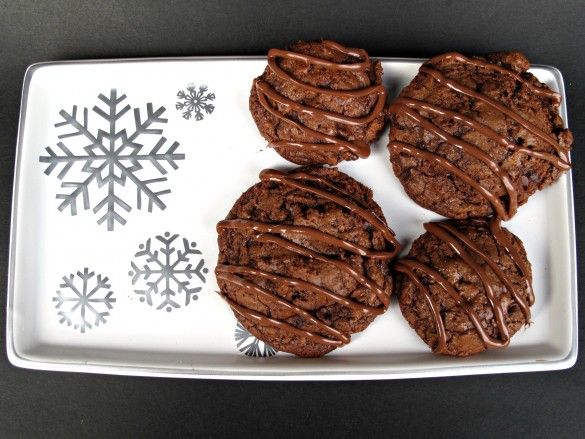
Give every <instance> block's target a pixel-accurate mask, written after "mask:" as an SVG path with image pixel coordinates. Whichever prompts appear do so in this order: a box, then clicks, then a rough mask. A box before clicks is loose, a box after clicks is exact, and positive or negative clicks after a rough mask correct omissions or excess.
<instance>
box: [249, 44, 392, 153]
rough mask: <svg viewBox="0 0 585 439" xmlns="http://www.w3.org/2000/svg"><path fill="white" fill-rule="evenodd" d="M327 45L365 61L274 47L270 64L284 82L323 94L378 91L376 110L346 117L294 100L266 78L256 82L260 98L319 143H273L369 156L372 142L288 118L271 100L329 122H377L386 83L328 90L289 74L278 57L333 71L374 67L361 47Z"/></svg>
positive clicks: (351, 95) (356, 94)
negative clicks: (335, 59)
mask: <svg viewBox="0 0 585 439" xmlns="http://www.w3.org/2000/svg"><path fill="white" fill-rule="evenodd" d="M323 44H324V45H326V46H328V47H330V48H331V49H334V50H336V51H338V52H341V53H344V54H346V55H350V56H353V57H355V58H358V59H360V60H362V61H361V62H357V63H348V64H338V63H335V62H331V61H327V60H324V59H321V58H316V57H314V56H310V55H305V54H302V53H296V52H290V51H286V50H280V49H271V50H270V51H269V52H268V66H269V67H270V69H271V70H272V71H273V72H274V74H275V75H277V76H278V77H279V78H281V79H282V80H284V81H287V82H289V83H292V84H294V85H295V86H297V87H299V88H301V89H304V90H307V91H312V92H315V93H319V94H324V95H329V96H337V97H346V98H360V97H363V96H368V95H370V94H374V93H375V94H376V95H377V97H378V100H377V102H376V105H375V106H374V108H373V109H372V111H371V112H370V113H369V114H368V115H366V116H363V117H350V116H345V115H343V114H339V113H334V112H331V111H326V110H320V109H318V108H313V107H309V106H307V105H304V104H302V103H299V102H295V101H292V100H290V99H288V98H286V97H284V96H282V95H281V94H280V93H278V92H277V91H276V90H274V88H272V86H271V85H270V84H269V83H268V82H266V81H257V82H256V91H257V93H258V99H259V100H260V103H261V104H262V106H263V107H264V108H265V109H266V110H267V111H268V112H270V113H271V114H272V115H274V116H275V117H277V118H279V119H280V120H283V121H285V122H287V123H290V124H292V125H293V126H295V127H296V128H297V129H298V130H300V131H301V132H303V133H304V134H305V135H307V136H310V137H313V138H316V139H317V140H318V142H316V143H315V142H299V141H294V140H281V141H277V142H271V144H270V145H271V146H273V147H283V148H288V149H302V150H303V149H304V150H312V151H338V152H343V151H350V152H352V153H353V154H355V155H356V156H358V157H360V158H366V157H368V156H369V155H370V146H369V145H368V143H366V142H364V141H360V140H353V141H351V140H346V139H343V138H340V137H335V136H330V135H327V134H325V133H321V132H318V131H315V130H313V129H310V128H308V127H306V126H304V125H303V124H302V123H300V122H298V121H295V120H293V119H291V118H289V117H287V116H286V115H285V114H284V113H282V112H281V111H279V110H278V109H277V108H276V107H274V106H273V105H271V104H270V102H269V101H268V99H270V100H272V101H274V102H276V103H278V104H279V105H280V106H281V107H285V108H288V109H291V110H294V111H295V112H297V113H301V114H306V115H310V116H313V117H320V118H324V119H326V120H329V121H333V122H336V123H340V124H346V125H353V126H355V125H366V124H368V123H370V122H371V121H373V120H374V119H375V118H376V117H378V116H379V115H380V113H381V112H382V111H383V109H384V105H385V104H386V89H385V88H384V86H383V85H373V86H370V87H364V88H361V89H358V90H333V89H326V88H319V87H315V86H312V85H310V84H305V83H303V82H301V81H299V80H297V79H295V78H293V77H292V76H291V75H289V74H288V73H286V72H285V71H284V70H282V69H281V68H280V67H279V65H278V63H277V58H285V59H292V60H296V61H301V62H304V63H306V64H311V65H316V66H319V67H323V68H326V69H330V70H339V71H349V72H363V71H366V70H367V69H369V68H370V67H371V63H370V60H369V57H368V54H367V53H366V52H365V51H364V50H360V49H353V48H348V47H344V46H342V45H341V44H338V43H335V42H333V41H328V40H324V41H323Z"/></svg>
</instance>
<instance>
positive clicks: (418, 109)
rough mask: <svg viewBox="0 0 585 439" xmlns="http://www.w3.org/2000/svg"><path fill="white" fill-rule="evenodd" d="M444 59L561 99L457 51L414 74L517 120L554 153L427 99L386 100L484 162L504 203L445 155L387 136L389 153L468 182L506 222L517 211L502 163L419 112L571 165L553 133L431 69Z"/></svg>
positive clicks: (395, 109)
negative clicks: (524, 143)
mask: <svg viewBox="0 0 585 439" xmlns="http://www.w3.org/2000/svg"><path fill="white" fill-rule="evenodd" d="M449 59H456V60H457V61H459V62H462V63H467V64H471V65H473V66H475V67H479V68H482V69H485V70H490V71H492V72H493V73H496V74H501V75H508V76H510V77H512V78H513V79H514V80H515V81H517V82H518V83H520V84H522V85H523V86H526V87H528V88H530V90H531V91H532V92H534V93H535V94H538V95H541V96H543V97H544V98H547V99H550V100H552V101H553V105H554V106H558V105H559V103H560V99H561V97H560V95H559V94H558V93H556V92H554V91H552V90H550V89H545V88H541V87H537V86H535V85H534V84H532V83H531V82H529V81H527V80H526V79H524V78H523V77H522V76H520V75H518V74H517V73H515V72H513V71H510V70H507V69H505V68H502V67H500V66H498V65H495V64H492V63H489V62H485V61H481V60H478V59H471V58H467V57H465V56H463V55H461V54H458V53H447V54H444V55H440V56H437V57H435V58H432V59H430V60H429V61H427V62H426V63H425V64H423V65H422V66H421V67H420V69H419V72H422V73H425V74H427V75H429V76H431V77H432V78H433V79H434V80H435V81H436V82H437V83H439V84H440V85H443V86H445V87H448V88H450V89H451V90H453V91H454V92H456V93H459V94H462V95H465V96H467V97H469V98H471V99H475V100H478V101H481V102H482V103H484V104H486V105H488V106H489V107H491V108H492V109H494V110H495V111H497V112H500V113H502V114H503V115H505V116H506V117H508V118H510V119H511V120H513V121H514V122H515V123H517V124H518V125H520V126H522V127H523V128H524V129H526V130H527V131H528V132H530V133H531V134H532V135H534V136H535V137H537V138H539V139H540V140H542V141H544V142H546V143H547V144H548V145H550V147H552V149H553V150H554V152H555V153H554V154H553V153H548V152H543V151H537V150H533V149H530V148H527V147H523V146H521V145H518V144H516V143H515V142H513V141H511V140H510V139H508V138H506V137H505V136H502V135H501V134H499V133H498V132H496V131H494V130H493V129H492V128H490V127H488V126H487V125H485V124H483V123H481V122H479V121H476V120H474V119H472V118H470V117H468V116H466V115H464V114H461V113H459V112H456V111H452V110H449V109H446V108H442V107H440V106H437V105H434V104H432V103H429V102H424V101H418V100H415V99H410V98H398V99H395V100H394V101H392V102H391V104H390V106H389V112H390V113H394V114H398V115H401V116H405V117H407V118H409V119H411V120H412V121H414V122H415V123H417V124H418V125H420V126H421V127H422V128H424V129H425V130H426V131H428V132H430V133H432V134H433V135H434V136H436V137H438V138H440V139H441V140H442V141H443V142H445V143H449V144H450V145H453V146H455V147H456V148H458V149H460V150H462V151H464V152H466V153H468V154H471V155H473V156H474V157H475V158H476V159H478V160H480V161H481V162H482V163H484V164H485V165H486V166H487V167H488V168H489V169H490V170H491V171H492V172H493V173H494V174H495V175H496V176H497V177H498V179H499V180H500V181H501V183H502V185H503V187H504V189H505V191H506V194H507V205H506V203H505V202H504V201H502V199H501V198H500V197H499V196H498V195H497V194H495V193H493V192H492V191H490V190H488V189H486V188H484V187H483V186H482V185H481V184H480V182H478V181H476V180H475V179H474V178H473V177H472V176H470V175H468V174H467V173H466V172H465V171H463V170H461V169H459V168H457V166H455V165H454V164H453V163H451V162H450V161H449V160H448V159H446V158H444V157H442V156H440V155H439V154H436V153H433V152H430V151H427V150H423V149H419V148H417V147H416V146H413V145H409V144H406V143H403V142H400V141H396V140H393V141H391V142H390V143H389V144H388V147H389V149H390V151H391V152H394V153H404V154H408V155H411V156H414V157H416V158H420V159H423V160H428V161H430V162H432V163H434V164H436V165H438V166H440V167H443V168H444V169H446V170H447V171H449V172H450V173H451V174H454V175H455V176H457V177H459V178H460V179H461V180H463V181H464V182H465V183H467V184H469V185H470V186H471V187H473V188H474V189H475V190H477V191H478V192H479V193H480V194H482V195H483V196H484V197H485V198H486V199H487V200H488V202H489V203H490V204H491V205H492V207H493V209H494V211H495V212H496V214H497V215H498V216H500V217H501V218H502V219H503V220H508V219H510V218H512V217H513V216H514V215H515V214H516V211H517V209H518V191H517V189H516V188H515V186H514V184H513V182H512V178H511V176H510V174H509V173H508V172H507V171H506V170H505V169H503V168H502V166H500V164H499V163H498V162H497V161H496V160H495V159H494V158H493V157H492V156H491V155H490V154H489V153H487V152H485V151H483V150H482V149H480V148H479V147H477V146H476V145H474V144H472V143H469V142H466V141H464V140H462V139H460V138H457V137H455V136H453V135H451V134H449V133H447V132H446V131H444V130H442V129H441V128H439V127H438V126H436V125H435V124H434V123H433V122H432V121H431V120H430V119H429V118H428V117H426V116H423V113H426V114H434V115H435V116H439V117H444V118H450V119H451V120H453V121H456V122H458V123H460V124H462V125H464V126H466V127H468V128H471V129H473V130H475V131H477V132H478V133H480V134H482V135H483V136H485V137H487V138H489V139H490V140H492V141H494V142H496V143H498V144H500V145H503V146H505V147H506V148H508V149H509V150H511V151H515V152H518V153H521V154H525V155H528V156H531V157H534V158H537V159H540V160H545V161H548V162H549V163H551V164H552V165H553V166H554V167H556V168H557V169H559V170H560V171H562V172H564V171H568V170H569V169H570V168H571V165H570V163H569V155H568V150H567V149H566V148H564V147H562V146H561V145H559V143H558V142H557V140H556V139H555V138H554V136H553V135H551V134H547V133H545V132H544V131H543V130H542V129H540V128H539V127H537V126H535V125H534V124H532V123H531V122H530V121H528V120H526V119H525V118H523V117H522V116H521V115H520V114H518V113H516V112H515V111H513V110H512V109H510V108H508V107H506V106H504V105H503V104H501V103H500V102H498V101H497V100H495V99H492V98H490V97H489V96H487V95H485V94H483V93H481V92H479V91H476V90H473V89H471V88H469V87H466V86H464V85H462V84H459V83H457V82H456V81H454V80H452V79H449V78H447V77H446V76H445V75H444V74H443V73H441V72H440V71H439V70H437V69H435V68H433V67H432V65H433V64H434V63H438V62H440V61H442V60H449Z"/></svg>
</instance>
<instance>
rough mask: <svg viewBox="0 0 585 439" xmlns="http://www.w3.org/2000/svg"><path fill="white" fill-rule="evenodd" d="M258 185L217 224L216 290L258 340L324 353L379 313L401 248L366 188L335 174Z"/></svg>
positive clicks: (265, 179) (289, 175)
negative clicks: (396, 255)
mask: <svg viewBox="0 0 585 439" xmlns="http://www.w3.org/2000/svg"><path fill="white" fill-rule="evenodd" d="M260 180H261V181H260V182H259V183H257V184H255V185H254V186H252V187H251V188H250V189H248V190H247V191H246V192H245V193H244V194H242V196H241V197H240V198H239V199H238V200H237V201H236V203H235V205H234V206H233V208H232V209H231V211H230V212H229V214H228V216H227V218H226V220H224V221H220V222H219V223H218V225H217V231H218V244H219V257H218V265H217V268H216V270H215V274H216V277H217V282H218V285H219V288H220V291H219V292H218V293H219V295H220V296H221V297H222V298H223V299H225V300H226V301H227V303H228V304H229V305H230V306H231V307H232V309H233V311H234V314H235V316H236V317H237V319H238V320H239V321H240V322H241V323H242V325H244V326H245V327H246V328H247V329H248V330H249V331H250V332H251V333H252V334H253V335H254V336H255V337H257V338H258V339H260V340H262V341H264V342H266V343H268V344H269V345H271V346H272V347H274V348H275V349H278V350H279V351H284V352H290V353H293V354H296V355H299V356H303V357H318V356H322V355H324V354H326V353H328V352H330V351H332V350H333V349H335V348H337V347H340V346H343V345H345V344H347V343H349V341H350V334H352V333H355V332H359V331H363V330H364V329H365V328H366V327H367V326H368V325H369V324H370V323H371V322H372V321H373V320H374V318H375V317H376V316H377V315H380V314H382V313H384V312H385V311H386V309H387V307H388V304H389V301H390V295H391V292H392V288H393V281H392V278H391V276H390V260H391V259H392V258H393V257H394V255H395V254H396V253H397V251H398V250H399V248H400V246H399V244H398V242H397V241H396V239H395V238H394V233H393V232H392V231H391V230H390V229H389V228H388V226H387V224H386V220H385V219H384V215H383V213H382V210H381V209H380V207H379V206H378V205H377V204H376V202H375V201H374V200H373V198H372V191H371V190H370V189H369V188H367V187H366V186H364V185H363V184H361V183H359V182H357V181H356V180H354V179H353V178H351V177H349V176H348V175H346V174H344V173H342V172H340V171H338V170H337V169H335V168H319V167H305V168H298V169H296V170H293V171H291V172H281V171H276V170H265V171H262V172H261V174H260Z"/></svg>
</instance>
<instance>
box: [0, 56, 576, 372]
mask: <svg viewBox="0 0 585 439" xmlns="http://www.w3.org/2000/svg"><path fill="white" fill-rule="evenodd" d="M420 63H421V60H409V59H383V63H382V64H383V68H384V82H385V85H386V86H387V88H388V90H389V94H390V98H392V97H395V96H396V95H397V94H398V92H399V91H400V90H401V89H402V87H404V86H405V85H406V84H407V83H408V82H409V81H410V80H411V79H412V78H413V77H414V76H415V75H416V73H417V70H418V67H419V66H420ZM265 65H266V61H265V59H259V58H244V59H237V58H211V59H201V58H194V59H193V58H191V59H168V60H167V59H164V60H160V59H158V60H157V59H155V60H148V59H147V60H122V61H100V62H63V63H47V64H38V65H34V66H32V67H31V68H30V69H29V70H28V72H27V74H26V77H25V81H24V91H23V99H22V111H21V120H20V131H19V138H18V150H17V161H16V172H15V185H14V203H13V212H12V214H13V218H12V235H11V248H10V272H9V285H8V319H7V335H8V336H7V340H8V342H7V346H8V355H9V358H10V361H11V362H12V363H13V364H15V365H17V366H21V367H26V368H32V369H46V370H59V371H77V372H98V373H111V374H125V375H146V376H177V377H192V378H195V377H200V378H201V377H204V378H230V379H257V380H356V379H358V380H359V379H391V378H412V377H432V376H452V375H471V374H485V373H502V372H520V371H538V370H554V369H563V368H568V367H570V366H572V365H573V364H574V362H575V360H576V356H577V286H576V268H575V267H576V261H575V234H574V216H573V197H572V184H571V174H570V173H568V174H565V175H564V176H562V177H561V178H560V180H559V181H558V182H557V183H556V184H555V185H554V186H552V187H548V188H546V189H545V190H544V191H542V192H540V193H538V194H536V195H535V196H534V197H533V198H531V200H530V202H529V203H528V204H527V205H526V206H524V207H522V208H520V210H519V213H518V214H517V215H516V217H515V218H514V219H513V220H511V221H509V222H508V223H506V224H505V226H506V227H508V228H509V229H510V230H511V231H512V232H514V233H516V234H517V235H518V236H519V237H520V238H521V239H522V240H523V241H524V243H525V245H526V249H527V252H528V255H529V258H530V260H531V261H532V264H533V272H534V290H535V291H536V304H535V305H534V307H533V308H532V324H531V325H530V327H529V328H527V329H523V330H521V331H520V332H519V333H518V334H516V335H515V336H514V338H513V339H512V342H511V345H510V346H509V348H508V349H505V350H503V351H489V352H485V353H483V354H481V355H476V356H473V357H471V358H448V357H444V356H439V355H433V354H432V353H431V351H430V349H429V348H428V347H427V346H426V345H425V344H424V343H423V342H422V341H421V340H420V339H419V338H418V337H417V336H416V334H415V333H414V331H413V330H412V329H411V328H410V327H409V326H408V324H407V323H406V322H405V320H404V319H403V318H402V316H401V314H400V311H399V308H398V305H397V303H396V301H395V299H393V300H392V303H391V307H390V310H389V311H388V312H387V313H386V314H384V315H382V316H380V317H378V318H377V319H376V320H375V322H374V323H373V324H372V325H371V326H370V327H369V328H368V329H367V330H366V331H365V332H363V333H360V334H355V335H354V336H353V337H352V342H351V344H350V345H348V346H346V347H344V348H341V349H338V350H336V351H334V352H332V353H331V354H329V355H327V356H325V357H323V358H319V359H303V358H297V357H295V356H293V355H289V354H284V353H281V352H279V353H277V354H276V355H273V356H270V355H268V354H269V353H270V352H267V351H266V347H265V346H263V345H262V344H259V345H258V349H257V350H256V351H254V350H252V348H253V347H254V346H255V345H254V344H253V338H252V337H247V334H245V333H241V332H239V331H237V329H236V323H237V322H236V319H235V317H234V315H233V313H232V311H231V310H230V308H229V307H228V306H227V304H226V303H225V302H224V301H223V300H221V299H220V297H219V296H218V295H217V294H216V293H215V292H216V291H217V289H218V288H217V284H216V282H215V278H214V275H213V270H214V267H215V264H216V261H217V253H218V250H217V242H216V238H217V234H216V231H215V225H216V223H217V222H218V221H219V220H221V219H223V218H224V217H225V216H226V214H227V212H228V211H229V209H230V208H231V206H232V205H233V204H234V202H235V201H236V200H237V198H238V197H239V196H240V194H241V193H242V192H243V191H244V190H246V189H247V188H249V187H250V186H252V185H253V184H255V183H256V182H258V174H259V172H260V171H261V170H262V169H264V168H278V169H290V168H292V167H293V165H291V164H290V163H288V162H286V161H285V160H283V159H282V158H280V156H278V155H277V154H276V153H275V152H274V151H273V150H272V149H270V148H267V147H266V142H265V141H264V140H263V139H262V137H261V136H260V135H259V133H258V131H257V129H256V126H255V124H254V122H253V120H252V118H251V116H250V113H249V111H248V96H249V93H250V88H251V84H252V80H253V78H255V77H256V76H258V75H259V74H260V73H261V72H262V71H263V69H264V68H265ZM532 71H533V72H534V74H536V76H537V77H538V78H539V79H540V80H541V81H543V82H545V83H546V84H548V85H549V86H550V87H551V88H552V89H554V90H556V91H558V92H560V93H561V94H563V97H564V89H563V81H562V77H561V74H560V73H559V71H558V70H556V69H555V68H552V67H546V66H537V67H533V69H532ZM190 84H193V86H190ZM203 84H204V85H205V86H206V87H207V89H206V90H203V91H201V89H200V86H201V85H203ZM179 92H182V93H183V94H179ZM100 95H102V96H101V97H100ZM189 99H190V101H189ZM197 99H199V101H197ZM188 101H189V102H188ZM178 103H179V104H189V103H191V104H194V105H195V106H193V107H191V108H189V107H188V106H186V107H183V108H177V104H178ZM209 104H212V105H213V106H214V108H213V111H211V108H210V107H205V106H206V105H209ZM127 105H128V107H126V106H127ZM196 105H199V106H198V107H197V106H196ZM74 106H75V108H76V110H75V113H74ZM178 106H179V107H180V106H181V105H178ZM162 107H164V109H162ZM184 113H186V114H185V115H186V116H189V118H185V117H184ZM149 115H150V118H149ZM70 116H72V117H70ZM561 116H562V117H563V119H564V120H565V122H566V120H567V115H566V106H565V104H564V100H563V105H562V106H561ZM66 118H69V122H67V121H66ZM157 118H158V119H157ZM155 119H157V120H155ZM197 119H199V120H197ZM137 126H141V127H142V128H140V129H138V128H137ZM122 130H126V133H125V134H126V136H127V137H128V141H133V142H135V143H137V144H140V145H142V148H141V149H140V150H139V149H138V147H136V150H135V153H136V154H138V155H139V156H140V158H136V159H135V160H134V161H132V160H131V158H130V157H129V156H130V155H131V151H130V148H128V147H126V148H125V149H124V150H123V153H124V154H125V156H124V154H121V156H120V157H118V158H117V159H116V160H118V162H116V160H112V161H111V162H109V163H106V161H105V160H104V159H103V157H102V159H98V158H96V157H94V156H95V155H96V154H97V155H99V154H102V156H103V152H100V151H106V150H109V148H110V146H111V143H110V141H111V138H110V137H109V133H110V132H115V133H120V131H122ZM141 130H142V131H141ZM148 130H151V131H148ZM69 134H76V135H72V136H69ZM119 142H120V140H119V139H118V140H115V141H114V147H113V149H114V150H115V149H116V148H117V147H118V146H119ZM175 142H177V143H178V144H179V145H178V147H177V145H176V144H175ZM386 144H387V131H386V132H384V133H383V135H382V136H381V138H380V140H379V141H378V142H377V143H375V144H374V145H373V152H372V155H371V156H370V157H369V158H368V159H365V160H358V161H355V162H351V163H344V164H342V165H340V169H341V170H342V171H344V172H346V173H347V174H349V175H351V176H352V177H354V178H356V179H357V180H359V181H361V182H363V183H365V184H366V185H367V186H369V187H371V188H372V189H373V191H374V198H375V200H376V201H377V202H378V203H379V204H380V205H381V206H382V209H383V211H384V214H385V216H386V218H387V220H388V222H389V224H390V227H391V228H392V229H394V230H395V231H396V233H397V237H398V239H399V240H400V241H401V242H402V243H404V244H405V245H407V247H408V243H410V242H411V241H412V240H413V239H414V238H416V237H417V236H419V235H420V234H421V233H422V232H423V226H422V224H423V223H424V222H427V221H431V220H436V219H439V218H440V217H438V216H437V215H435V214H433V213H432V212H430V211H427V210H425V209H422V208H420V207H418V206H417V205H415V204H414V203H413V202H412V201H411V200H410V199H409V198H408V197H407V196H406V194H405V193H404V191H403V189H402V187H401V185H400V183H399V182H398V180H397V179H396V177H395V176H394V175H393V173H392V169H391V166H390V163H389V156H388V151H387V148H386ZM92 145H93V146H92ZM157 145H158V146H157ZM173 145H174V146H173ZM47 147H49V148H50V151H49V150H48V149H46V148H47ZM100 148H101V149H100ZM157 148H158V149H157ZM173 148H176V149H173ZM92 154H93V155H92ZM173 154H174V155H173ZM176 154H182V156H177V155H176ZM165 157H166V159H165ZM167 159H168V160H167ZM116 163H122V164H123V165H124V166H125V168H124V169H126V171H124V172H121V171H120V169H121V168H119V167H117V165H116ZM67 164H68V165H69V168H67V166H66V165H67ZM110 165H111V167H110ZM172 165H175V167H177V169H174V168H173V166H172ZM100 166H101V167H102V168H103V169H101V171H92V169H95V168H99V167H100ZM66 168H67V169H66ZM110 169H113V172H110ZM49 171H50V172H49ZM162 177H166V181H163V180H159V179H160V178H162ZM116 179H117V180H116ZM81 183H84V184H81ZM138 188H142V192H141V200H140V203H141V204H140V208H139V207H138V197H137V193H138ZM75 191H78V192H76V193H78V194H79V196H77V197H75V196H70V198H69V199H68V198H67V197H66V195H67V194H69V195H71V194H74V192H75ZM148 191H150V194H149V195H150V198H149V197H148V194H147V192H148ZM169 191H170V192H169ZM159 192H160V193H159ZM113 197H117V198H116V199H114V198H113ZM113 200H114V201H113ZM149 200H154V201H162V203H164V207H165V208H164V209H162V208H161V207H163V206H162V205H156V203H154V204H153V205H152V206H149ZM68 201H71V202H72V203H71V204H67V202H68ZM116 201H117V202H119V203H118V204H109V203H110V202H116ZM62 203H65V204H64V205H63V206H61V207H62V209H61V210H60V209H59V206H60V205H61V204H62ZM86 207H87V209H86ZM149 207H150V210H151V211H150V212H149ZM125 208H126V209H128V210H129V211H127V210H126V209H125ZM72 211H75V212H76V215H72ZM108 213H109V214H110V216H111V218H110V220H108V219H107V215H108ZM115 215H119V217H118V219H116V218H113V216H115ZM101 219H103V221H102V220H101ZM118 220H120V222H118ZM100 221H101V222H100ZM109 221H112V222H111V223H110V222H109ZM123 223H124V224H123ZM108 228H111V229H112V230H108ZM165 234H168V236H167V235H165ZM165 249H166V250H165ZM165 251H166V253H167V254H165ZM167 258H168V259H167ZM133 264H134V265H133ZM165 267H166V268H165ZM86 269H87V274H86V275H85V274H84V272H85V271H86ZM148 270H150V273H149V272H148ZM98 277H99V278H100V279H101V283H99V282H98ZM106 277H107V281H106V279H105V278H106ZM203 280H204V282H203ZM167 281H168V285H167ZM177 282H181V283H182V284H183V285H184V286H185V287H186V288H187V289H189V293H188V294H187V293H186V290H185V289H184V290H182V291H181V290H180V287H179V284H178V283H177ZM148 283H150V287H151V288H153V290H152V291H151V293H150V294H146V293H142V294H140V293H139V292H140V291H143V292H144V291H145V290H148V288H149V286H148ZM167 286H168V291H169V293H168V294H166V295H165V290H166V288H167ZM84 287H85V296H84V292H83V291H84ZM155 288H158V290H156V289H155ZM137 291H138V292H137ZM110 293H111V294H110ZM187 295H188V296H189V300H188V301H187ZM83 297H85V298H83ZM111 299H115V302H113V301H111ZM147 299H148V300H147ZM167 299H168V300H167ZM110 308H111V309H110ZM82 314H83V315H84V317H85V321H86V322H87V324H85V325H84V324H83V323H80V322H81V320H80V317H82ZM96 318H97V323H98V324H96ZM246 352H247V354H248V355H246V354H245V353H246ZM250 354H256V356H250Z"/></svg>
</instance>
